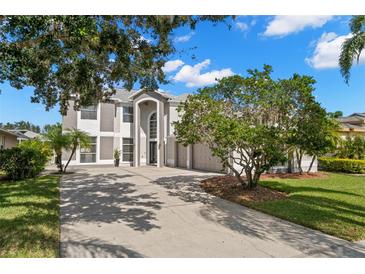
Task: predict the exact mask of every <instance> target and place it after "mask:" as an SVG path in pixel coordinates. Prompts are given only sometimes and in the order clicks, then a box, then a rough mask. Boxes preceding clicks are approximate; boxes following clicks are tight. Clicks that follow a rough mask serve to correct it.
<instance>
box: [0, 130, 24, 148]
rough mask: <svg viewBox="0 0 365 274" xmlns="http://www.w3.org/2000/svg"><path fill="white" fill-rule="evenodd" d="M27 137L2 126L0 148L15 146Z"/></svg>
mask: <svg viewBox="0 0 365 274" xmlns="http://www.w3.org/2000/svg"><path fill="white" fill-rule="evenodd" d="M27 139H29V138H28V137H27V136H25V135H23V134H21V133H17V132H13V131H11V130H7V129H3V128H0V149H6V148H12V147H15V146H16V145H17V144H19V143H20V142H21V141H23V140H27Z"/></svg>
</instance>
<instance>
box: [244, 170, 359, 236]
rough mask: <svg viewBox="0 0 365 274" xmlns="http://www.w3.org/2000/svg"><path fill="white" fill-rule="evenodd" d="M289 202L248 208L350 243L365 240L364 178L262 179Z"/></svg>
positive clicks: (345, 176) (351, 176)
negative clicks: (286, 196)
mask: <svg viewBox="0 0 365 274" xmlns="http://www.w3.org/2000/svg"><path fill="white" fill-rule="evenodd" d="M261 185H263V186H266V187H269V188H273V189H276V190H281V191H284V192H287V193H289V198H287V199H284V200H276V201H270V202H249V203H248V204H247V205H248V206H250V207H253V208H256V209H258V210H261V211H263V212H266V213H269V214H271V215H275V216H277V217H280V218H282V219H286V220H289V221H291V222H294V223H298V224H301V225H304V226H308V227H311V228H314V229H318V230H321V231H323V232H325V233H328V234H332V235H335V236H337V237H341V238H343V239H346V240H350V241H357V240H363V239H365V177H360V176H355V175H346V174H336V173H328V177H325V178H316V179H265V181H262V182H261Z"/></svg>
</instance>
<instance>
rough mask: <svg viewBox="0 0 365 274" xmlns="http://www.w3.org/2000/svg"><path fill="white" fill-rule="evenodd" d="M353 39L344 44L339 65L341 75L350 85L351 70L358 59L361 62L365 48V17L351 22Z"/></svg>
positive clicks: (362, 16) (354, 17)
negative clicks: (361, 55)
mask: <svg viewBox="0 0 365 274" xmlns="http://www.w3.org/2000/svg"><path fill="white" fill-rule="evenodd" d="M350 29H351V33H352V37H350V38H348V39H346V40H345V42H344V43H343V44H342V48H341V54H340V59H339V65H340V69H341V74H342V76H343V77H344V78H345V82H346V83H348V82H349V79H350V69H351V67H352V65H353V62H354V60H355V59H356V61H357V62H359V58H360V54H361V52H362V50H363V49H364V46H365V15H358V16H353V17H352V18H351V21H350Z"/></svg>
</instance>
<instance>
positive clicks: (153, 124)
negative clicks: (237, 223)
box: [62, 90, 317, 172]
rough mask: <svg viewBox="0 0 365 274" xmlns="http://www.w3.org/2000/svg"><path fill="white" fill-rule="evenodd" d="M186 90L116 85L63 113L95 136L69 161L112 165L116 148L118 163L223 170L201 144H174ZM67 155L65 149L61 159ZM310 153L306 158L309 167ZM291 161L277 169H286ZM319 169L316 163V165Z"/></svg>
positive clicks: (67, 121)
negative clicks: (104, 97) (105, 95)
mask: <svg viewBox="0 0 365 274" xmlns="http://www.w3.org/2000/svg"><path fill="white" fill-rule="evenodd" d="M187 96H188V94H181V95H178V96H175V95H171V94H168V93H165V92H160V91H144V90H140V91H126V90H118V91H117V93H116V94H115V95H114V96H113V97H112V98H110V100H109V101H108V102H102V103H98V104H96V105H93V106H89V107H84V108H81V109H80V111H75V110H74V109H73V106H74V103H73V101H70V102H69V103H70V107H69V110H68V113H67V115H66V116H63V118H62V127H63V130H64V131H67V129H71V128H77V129H80V130H83V131H85V132H87V133H88V134H89V135H90V136H91V140H92V145H91V147H90V148H79V149H77V151H76V153H75V154H74V156H73V158H72V159H71V162H70V165H90V164H91V165H92V164H96V165H100V164H113V160H114V159H113V151H114V150H115V149H118V150H120V151H121V157H120V164H121V165H129V166H135V167H138V166H142V165H155V166H157V167H162V166H170V167H180V168H187V169H199V170H206V171H215V172H222V171H224V170H223V168H222V164H221V163H220V160H219V159H218V158H217V157H215V156H213V155H212V153H211V151H210V149H209V148H208V147H207V146H205V145H203V144H194V145H189V146H187V147H184V146H183V145H181V144H178V143H176V140H175V136H174V128H173V124H172V123H173V122H174V121H177V120H178V113H177V107H178V105H179V104H180V103H181V102H183V101H185V100H186V98H187ZM68 158H69V154H68V153H67V152H64V153H63V159H62V160H63V162H66V161H67V160H68ZM309 163H310V158H309V157H308V159H304V160H303V167H304V168H305V167H306V166H309ZM286 168H287V164H285V163H283V165H282V166H279V167H275V168H274V169H273V171H286ZM313 171H317V163H315V164H314V166H313Z"/></svg>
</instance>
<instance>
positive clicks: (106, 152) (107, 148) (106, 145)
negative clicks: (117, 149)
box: [100, 136, 114, 160]
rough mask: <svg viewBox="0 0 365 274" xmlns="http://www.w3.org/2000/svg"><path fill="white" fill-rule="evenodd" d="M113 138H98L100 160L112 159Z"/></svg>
mask: <svg viewBox="0 0 365 274" xmlns="http://www.w3.org/2000/svg"><path fill="white" fill-rule="evenodd" d="M113 143H114V137H103V136H102V137H100V160H112V159H113Z"/></svg>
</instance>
